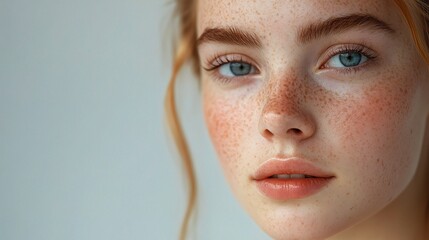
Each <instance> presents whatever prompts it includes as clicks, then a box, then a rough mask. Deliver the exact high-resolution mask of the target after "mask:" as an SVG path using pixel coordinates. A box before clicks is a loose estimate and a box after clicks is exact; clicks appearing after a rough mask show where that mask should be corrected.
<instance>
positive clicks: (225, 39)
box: [197, 27, 262, 48]
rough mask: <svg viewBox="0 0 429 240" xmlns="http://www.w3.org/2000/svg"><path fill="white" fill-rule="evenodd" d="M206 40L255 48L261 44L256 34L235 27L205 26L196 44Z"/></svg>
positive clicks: (198, 44)
mask: <svg viewBox="0 0 429 240" xmlns="http://www.w3.org/2000/svg"><path fill="white" fill-rule="evenodd" d="M207 42H218V43H225V44H232V45H240V46H246V47H257V48H260V47H261V46H262V43H261V40H260V39H259V37H258V36H257V35H256V34H254V33H252V32H246V31H243V30H240V29H238V28H235V27H227V28H206V29H205V30H204V32H203V34H201V36H200V37H199V38H198V39H197V46H200V45H201V44H203V43H207Z"/></svg>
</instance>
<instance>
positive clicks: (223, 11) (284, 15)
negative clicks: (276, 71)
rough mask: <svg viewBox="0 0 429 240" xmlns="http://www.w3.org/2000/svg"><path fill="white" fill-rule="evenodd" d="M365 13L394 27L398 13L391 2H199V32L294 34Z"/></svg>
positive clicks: (324, 0)
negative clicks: (221, 29)
mask: <svg viewBox="0 0 429 240" xmlns="http://www.w3.org/2000/svg"><path fill="white" fill-rule="evenodd" d="M356 13H364V14H370V15H373V16H376V17H377V18H379V19H382V20H383V21H385V22H387V23H389V24H392V25H394V22H395V21H397V20H398V19H399V15H398V10H397V8H396V6H395V4H394V1H393V0H391V1H389V0H361V1H339V0H318V1H314V0H287V1H285V0H252V1H247V0H246V1H244V0H198V7H197V33H198V35H200V34H201V33H202V32H203V31H204V29H206V28H209V27H228V26H233V27H238V28H242V29H246V30H253V31H254V32H257V33H258V35H260V36H261V37H262V38H265V37H267V36H270V35H271V34H272V33H278V32H283V33H285V34H292V33H293V31H294V30H296V29H297V28H298V27H300V26H303V25H306V24H310V23H314V22H318V21H321V20H324V19H328V18H331V17H333V16H341V15H348V14H356Z"/></svg>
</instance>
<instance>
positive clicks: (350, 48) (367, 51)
mask: <svg viewBox="0 0 429 240" xmlns="http://www.w3.org/2000/svg"><path fill="white" fill-rule="evenodd" d="M346 52H358V53H361V54H363V55H365V56H366V57H367V58H368V60H367V62H368V61H371V60H373V59H374V58H376V57H377V54H376V52H375V51H374V50H372V49H371V48H369V47H366V46H365V45H364V44H341V45H334V46H331V47H330V48H328V50H327V51H325V53H324V54H323V55H322V57H321V58H320V59H321V61H319V63H318V64H317V68H318V69H322V70H324V69H327V68H326V67H325V65H326V63H327V62H328V61H329V60H330V59H331V58H332V57H334V56H336V55H338V54H341V53H346ZM365 63H366V62H365ZM365 63H363V64H365ZM357 67H359V66H356V67H348V68H347V67H345V68H335V69H353V68H357ZM339 71H341V70H339Z"/></svg>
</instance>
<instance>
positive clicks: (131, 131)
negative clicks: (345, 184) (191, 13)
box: [0, 0, 268, 240]
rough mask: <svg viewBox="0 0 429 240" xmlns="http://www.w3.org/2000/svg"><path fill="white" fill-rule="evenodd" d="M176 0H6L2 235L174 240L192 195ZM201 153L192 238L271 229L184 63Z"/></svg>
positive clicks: (1, 10)
mask: <svg viewBox="0 0 429 240" xmlns="http://www.w3.org/2000/svg"><path fill="white" fill-rule="evenodd" d="M171 10H172V5H171V4H167V2H166V1H157V0H150V1H148V0H121V1H120V0H105V1H97V0H60V1H58V0H57V1H54V0H0V194H1V195H0V239H1V240H12V239H13V240H15V239H16V240H18V239H19V240H21V239H32V240H39V239H40V240H42V239H43V240H46V239H49V240H50V239H52V240H53V239H55V240H58V239H79V240H85V239H103V240H107V239H161V240H162V239H177V234H178V227H179V224H180V221H181V217H182V214H183V210H184V206H185V195H184V183H185V182H184V181H183V180H184V178H183V177H182V175H181V169H180V164H179V163H180V160H179V159H178V157H177V155H176V154H175V151H174V148H173V145H172V144H171V142H169V140H168V135H167V131H166V129H165V127H164V120H163V96H164V91H165V88H166V85H167V82H168V77H169V73H170V66H171V60H170V56H169V54H168V53H169V52H170V50H169V48H166V47H167V46H169V44H170V43H171V40H170V39H169V38H168V35H166V34H165V33H166V32H167V30H165V29H167V26H168V23H169V21H168V18H169V16H170V15H171ZM178 94H179V97H180V100H181V101H180V102H181V109H182V110H181V114H182V116H183V118H184V119H183V122H184V123H185V130H186V133H187V135H188V137H189V141H190V142H191V145H192V151H193V154H194V156H195V159H196V165H197V169H198V175H199V176H198V177H199V179H200V180H199V183H200V187H201V188H200V190H201V191H200V208H199V215H198V225H197V231H196V234H195V235H194V236H195V237H196V239H204V240H207V239H268V237H267V236H266V235H265V234H264V233H262V232H261V231H260V230H259V229H258V227H257V226H256V225H255V224H254V223H253V222H252V221H251V220H250V219H249V218H248V216H247V215H246V214H245V213H244V212H243V211H242V209H241V208H240V207H239V205H238V204H237V203H236V202H235V200H234V199H233V197H232V196H231V193H230V191H229V189H228V186H227V184H226V183H225V181H224V179H223V176H222V174H221V171H220V169H219V166H218V165H217V162H216V157H215V154H214V152H213V149H212V147H211V146H210V142H209V140H208V136H207V133H206V130H205V127H204V124H203V120H202V116H201V110H200V108H201V107H200V102H199V101H200V99H199V94H198V87H197V86H196V85H195V79H193V78H192V77H189V74H186V73H184V74H182V79H181V81H180V87H179V93H178Z"/></svg>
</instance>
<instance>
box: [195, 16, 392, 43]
mask: <svg viewBox="0 0 429 240" xmlns="http://www.w3.org/2000/svg"><path fill="white" fill-rule="evenodd" d="M356 27H363V28H369V29H373V30H382V31H384V32H387V33H394V32H395V31H394V30H393V29H392V28H391V27H390V26H389V24H387V23H385V22H384V21H382V20H380V19H378V18H376V17H374V16H371V15H368V14H351V15H346V16H341V17H332V18H329V19H327V20H324V21H322V22H318V23H313V24H310V25H308V26H304V27H301V28H300V29H299V30H298V37H297V38H298V39H297V40H298V41H299V42H301V43H308V42H310V41H312V40H315V39H318V38H321V37H323V36H326V35H329V34H333V33H341V32H344V31H346V30H349V29H351V28H356ZM208 42H218V43H225V44H232V45H239V46H246V47H257V48H261V47H262V43H261V40H260V39H259V37H258V36H257V35H256V34H255V33H253V32H247V31H244V30H240V29H238V28H236V27H226V28H220V27H215V28H206V29H205V30H204V32H203V33H202V34H201V36H200V37H199V38H198V39H197V47H198V46H200V45H202V44H203V43H208Z"/></svg>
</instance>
